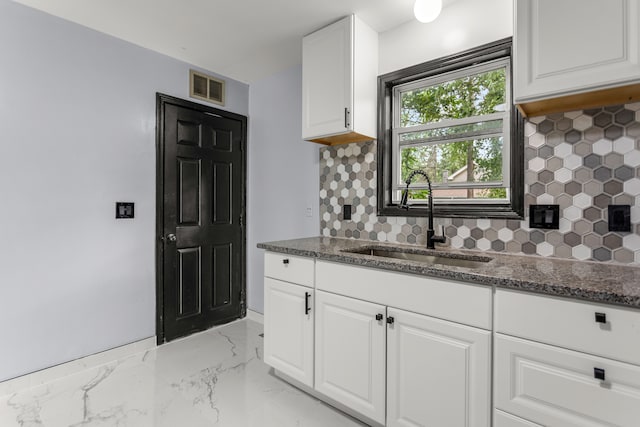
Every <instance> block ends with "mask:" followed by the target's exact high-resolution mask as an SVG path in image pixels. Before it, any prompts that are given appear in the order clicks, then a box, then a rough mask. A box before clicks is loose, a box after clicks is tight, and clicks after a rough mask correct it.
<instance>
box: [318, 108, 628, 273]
mask: <svg viewBox="0 0 640 427" xmlns="http://www.w3.org/2000/svg"><path fill="white" fill-rule="evenodd" d="M375 153H376V143H375V141H373V142H367V143H363V144H349V145H344V146H338V147H323V148H320V168H319V169H320V194H319V195H320V232H321V234H322V235H324V236H337V237H346V238H356V239H368V240H379V241H388V242H398V243H408V244H416V245H424V244H425V243H426V228H427V224H426V222H427V220H426V218H404V217H397V218H396V217H389V218H384V217H378V216H377V214H376V207H377V200H376V171H377V163H376V158H375ZM525 168H526V169H525V195H524V196H525V204H526V205H527V206H525V211H526V212H528V204H531V203H544V204H558V205H560V209H561V219H560V229H559V230H538V229H529V228H528V224H529V219H528V218H525V219H524V220H522V221H517V220H509V221H505V220H489V219H461V218H455V219H450V218H436V226H437V228H438V229H440V227H441V226H444V227H445V234H446V236H447V238H448V239H447V245H449V246H452V247H454V248H460V249H462V248H466V249H473V250H479V251H497V252H511V253H524V254H529V255H536V256H543V257H545V256H553V257H559V258H570V259H579V260H591V261H599V262H618V263H627V264H629V263H632V264H640V103H635V104H627V105H618V106H611V107H605V108H594V109H589V110H584V111H573V112H569V113H565V114H562V113H557V114H551V115H548V116H546V117H534V118H531V119H530V120H528V121H526V122H525ZM613 203H615V204H630V205H631V206H632V212H631V221H632V223H633V224H634V225H633V229H634V232H631V233H616V232H610V231H609V229H608V225H607V219H608V218H607V216H608V210H607V206H608V205H609V204H613ZM344 204H351V205H352V218H351V220H344V217H343V211H342V206H343V205H344ZM636 205H638V206H636Z"/></svg>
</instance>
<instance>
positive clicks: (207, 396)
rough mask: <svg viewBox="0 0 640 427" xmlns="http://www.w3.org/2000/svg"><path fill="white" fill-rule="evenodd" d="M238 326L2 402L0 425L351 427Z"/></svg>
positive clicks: (245, 326) (253, 327)
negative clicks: (272, 363) (274, 368)
mask: <svg viewBox="0 0 640 427" xmlns="http://www.w3.org/2000/svg"><path fill="white" fill-rule="evenodd" d="M261 333H262V325H261V324H259V323H256V322H254V321H251V320H247V319H244V320H240V321H237V322H234V323H231V324H228V325H224V326H221V327H217V328H213V329H210V330H208V331H205V332H201V333H199V334H195V335H192V336H190V337H187V338H184V339H181V340H177V341H174V342H171V343H168V344H165V345H162V346H159V347H157V348H154V349H152V350H149V351H146V352H143V353H139V354H136V355H133V356H129V357H127V358H124V359H120V360H114V361H113V362H109V363H107V364H104V365H102V366H98V367H96V368H92V369H87V370H84V371H82V372H79V373H76V374H73V375H69V376H66V377H63V378H61V379H58V380H56V381H52V382H49V383H46V384H43V385H40V386H36V387H33V388H29V389H25V390H20V391H17V392H15V393H13V394H10V395H5V396H0V426H1V427H14V426H16V427H36V426H45V427H84V426H91V427H103V426H104V427H107V426H108V427H201V426H202V427H204V426H224V427H227V426H229V427H245V426H246V427H249V426H251V427H254V426H255V427H288V426H291V427H294V426H295V427H328V426H331V427H357V426H364V424H362V423H360V422H358V421H356V420H354V419H353V418H351V417H349V416H348V415H345V414H343V413H342V412H340V411H338V410H336V409H334V408H332V407H330V406H328V405H326V404H324V403H322V402H320V401H319V400H317V399H315V398H313V397H311V396H309V395H307V394H305V393H303V392H302V391H300V390H298V389H296V388H295V387H292V386H290V385H289V384H287V383H286V382H284V381H282V380H280V379H279V378H277V377H275V376H274V375H273V374H272V373H271V371H270V368H269V367H268V366H267V365H266V364H264V362H263V361H262V349H263V345H262V344H263V343H262V341H263V339H262V338H261V337H260V336H259V335H260V334H261Z"/></svg>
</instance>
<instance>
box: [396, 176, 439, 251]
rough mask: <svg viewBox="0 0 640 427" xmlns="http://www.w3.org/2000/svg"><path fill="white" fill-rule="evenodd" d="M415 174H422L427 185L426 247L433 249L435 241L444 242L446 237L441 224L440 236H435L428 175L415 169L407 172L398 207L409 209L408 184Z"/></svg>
mask: <svg viewBox="0 0 640 427" xmlns="http://www.w3.org/2000/svg"><path fill="white" fill-rule="evenodd" d="M416 175H422V176H423V177H424V178H425V179H426V180H427V185H428V186H429V224H428V228H427V249H435V248H436V247H435V243H444V242H446V241H447V238H446V237H445V235H444V226H442V235H441V236H436V235H435V234H436V232H435V231H434V229H433V195H432V191H431V180H430V179H429V175H427V173H426V172H424V171H421V170H419V169H417V170H414V171H413V172H411V173H410V174H409V177H408V178H407V180H406V181H405V183H406V184H407V187H406V188H405V189H404V190H402V197H401V199H400V207H401V208H402V209H407V210H409V185H411V181H412V180H413V178H414V177H415V176H416Z"/></svg>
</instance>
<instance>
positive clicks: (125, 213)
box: [116, 202, 134, 219]
mask: <svg viewBox="0 0 640 427" xmlns="http://www.w3.org/2000/svg"><path fill="white" fill-rule="evenodd" d="M133 206H134V203H133V202H116V219H131V218H133V209H134V208H133Z"/></svg>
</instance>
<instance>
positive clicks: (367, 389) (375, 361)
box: [316, 291, 386, 424]
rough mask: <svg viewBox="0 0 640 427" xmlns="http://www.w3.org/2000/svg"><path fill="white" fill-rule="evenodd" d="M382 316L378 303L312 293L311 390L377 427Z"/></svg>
mask: <svg viewBox="0 0 640 427" xmlns="http://www.w3.org/2000/svg"><path fill="white" fill-rule="evenodd" d="M384 313H385V307H384V306H381V305H377V304H372V303H368V302H364V301H360V300H356V299H353V298H347V297H343V296H340V295H335V294H329V293H326V292H322V291H316V390H317V391H319V392H320V393H323V394H324V395H326V396H328V397H330V398H332V399H334V400H336V401H338V402H340V403H342V404H343V405H346V406H348V407H349V408H351V409H353V410H354V411H357V412H359V413H361V414H362V415H364V416H366V417H369V418H371V419H372V420H374V421H377V422H379V423H381V424H384V419H385V345H386V343H385V325H384ZM378 315H380V316H378ZM376 316H378V318H379V319H380V320H377V319H376Z"/></svg>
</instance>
